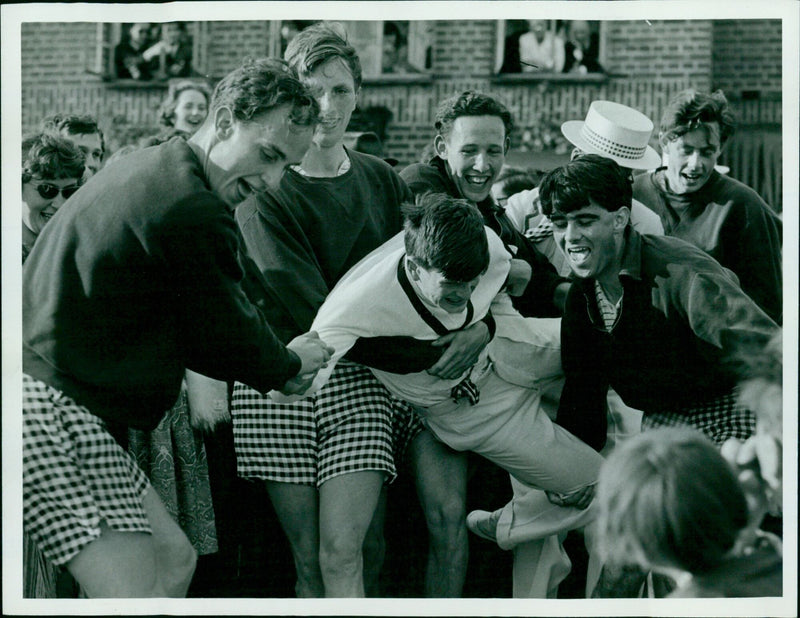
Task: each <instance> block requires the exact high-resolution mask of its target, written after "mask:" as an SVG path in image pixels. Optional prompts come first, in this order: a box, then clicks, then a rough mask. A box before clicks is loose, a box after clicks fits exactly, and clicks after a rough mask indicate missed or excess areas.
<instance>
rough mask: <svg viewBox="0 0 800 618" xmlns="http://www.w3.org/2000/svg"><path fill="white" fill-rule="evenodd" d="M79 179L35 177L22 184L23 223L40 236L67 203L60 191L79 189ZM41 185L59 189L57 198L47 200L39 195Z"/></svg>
mask: <svg viewBox="0 0 800 618" xmlns="http://www.w3.org/2000/svg"><path fill="white" fill-rule="evenodd" d="M79 182H80V179H79V178H60V179H58V180H43V179H41V178H39V177H36V176H34V177H33V178H31V179H30V180H29V181H28V182H25V183H23V184H22V222H23V223H24V224H25V225H26V227H27V228H28V229H29V230H30V231H31V232H33V233H34V234H38V233H39V232H41V231H42V228H44V226H45V225H47V222H48V221H50V218H51V217H52V216H53V215H54V214H56V211H57V210H58V209H59V208H61V205H62V204H63V203H64V202H65V201H66V198H65V197H64V195H63V193H62V192H61V191H60V189H63V188H64V187H70V188H77V187H78V183H79ZM40 185H52V186H54V187H58V188H59V192H58V193H57V194H56V196H55V197H52V198H49V199H48V198H45V197H42V195H41V194H40V193H39V190H38V189H37V187H39V186H40Z"/></svg>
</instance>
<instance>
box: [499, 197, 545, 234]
mask: <svg viewBox="0 0 800 618" xmlns="http://www.w3.org/2000/svg"><path fill="white" fill-rule="evenodd" d="M538 193H539V192H538V190H537V189H526V190H524V191H520V192H519V193H515V194H514V195H510V196H509V197H508V200H507V201H506V216H507V217H508V220H509V221H511V224H512V225H513V226H514V228H515V229H516V230H517V231H518V232H522V233H523V234H524V233H525V230H526V229H527V225H526V223H527V222H528V221H529V220H530V218H531V217H533V216H535V215H537V214H539V209H538V208H537V207H536V205H535V203H534V198H535V197H536V196H537V195H538Z"/></svg>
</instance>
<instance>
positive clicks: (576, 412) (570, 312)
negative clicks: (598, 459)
mask: <svg viewBox="0 0 800 618" xmlns="http://www.w3.org/2000/svg"><path fill="white" fill-rule="evenodd" d="M592 331H593V328H592V325H591V323H590V322H589V317H588V315H587V313H586V298H585V296H584V294H583V291H582V290H581V289H580V286H579V285H577V284H576V285H573V286H572V288H571V289H570V291H569V294H568V296H567V303H566V307H565V311H564V317H563V319H562V321H561V361H562V365H563V367H564V376H565V382H564V388H563V390H562V392H561V400H560V402H559V406H558V415H557V417H556V422H557V423H558V424H559V425H561V426H562V427H563V428H564V429H566V430H567V431H569V432H570V433H572V434H573V435H575V436H577V437H578V438H580V439H581V440H583V441H584V442H585V443H586V444H588V445H589V446H591V447H592V448H593V449H595V450H597V451H600V450H601V449H602V448H603V446H605V443H606V432H607V424H608V419H607V409H606V398H607V395H608V380H607V379H606V378H605V377H604V375H603V368H604V367H606V366H607V365H606V364H605V363H606V362H609V361H610V362H613V361H611V359H604V358H603V357H602V356H603V355H602V352H601V350H600V346H599V345H598V342H597V337H598V336H602V333H595V332H592Z"/></svg>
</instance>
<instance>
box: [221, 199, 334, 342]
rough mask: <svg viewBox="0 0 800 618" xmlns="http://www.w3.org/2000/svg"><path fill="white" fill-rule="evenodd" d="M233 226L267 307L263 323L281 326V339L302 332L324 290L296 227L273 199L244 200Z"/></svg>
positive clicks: (308, 246)
mask: <svg viewBox="0 0 800 618" xmlns="http://www.w3.org/2000/svg"><path fill="white" fill-rule="evenodd" d="M236 221H237V223H238V225H239V229H240V230H241V234H242V238H243V240H244V245H245V249H246V252H247V255H248V256H249V258H250V259H252V261H253V264H254V265H255V267H256V268H257V269H258V271H259V272H260V275H261V276H260V277H259V278H258V281H259V284H260V285H261V286H262V287H264V288H266V289H265V293H266V294H267V295H268V296H269V297H270V299H271V301H272V302H271V305H272V306H271V307H270V308H269V310H268V313H267V318H268V319H269V320H270V322H271V323H272V322H275V323H278V324H281V325H282V328H281V330H282V331H283V334H284V337H285V338H292V337H295V336H297V335H299V334H301V333H304V332H307V331H308V330H309V328H310V326H311V322H313V320H314V316H315V315H316V313H317V310H318V309H319V308H320V306H321V305H322V303H323V302H324V301H325V297H326V296H327V295H328V292H329V291H330V290H329V288H328V284H327V283H326V281H325V279H324V278H323V275H322V269H321V268H320V266H319V263H318V262H317V259H316V257H315V256H314V252H313V250H312V248H311V247H310V245H309V244H308V242H307V241H306V240H305V235H304V234H303V233H302V232H301V226H300V225H299V224H298V222H297V220H296V219H295V218H294V217H293V216H292V213H291V212H290V211H289V210H288V209H285V208H283V207H282V206H281V204H280V202H279V201H278V199H277V198H276V197H275V196H273V195H259V196H254V197H251V198H250V199H248V200H247V201H246V202H245V203H243V204H241V205H240V206H239V207H238V208H237V210H236Z"/></svg>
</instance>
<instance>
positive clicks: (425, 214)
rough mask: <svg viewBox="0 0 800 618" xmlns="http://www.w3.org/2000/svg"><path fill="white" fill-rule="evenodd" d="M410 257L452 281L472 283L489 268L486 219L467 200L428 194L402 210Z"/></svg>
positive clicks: (407, 251)
mask: <svg viewBox="0 0 800 618" xmlns="http://www.w3.org/2000/svg"><path fill="white" fill-rule="evenodd" d="M402 212H403V217H404V219H405V224H404V226H403V230H404V235H405V246H406V254H407V255H409V256H410V257H413V258H415V259H416V260H417V261H418V262H419V263H420V264H421V265H422V266H424V267H425V268H427V269H432V270H438V271H439V272H441V273H442V274H443V275H444V276H445V277H446V278H447V279H448V280H450V281H472V280H473V279H475V278H476V277H478V276H480V275H481V274H483V272H485V271H486V268H487V267H488V266H489V244H488V241H487V240H486V230H485V228H484V222H483V216H482V215H481V213H480V212H479V211H478V209H477V208H476V207H475V206H474V205H472V204H470V203H469V202H468V201H466V200H462V199H457V198H454V197H450V196H449V195H447V194H446V193H434V192H432V191H428V192H426V193H422V194H420V195H417V196H416V199H415V201H414V202H413V203H411V202H409V203H406V204H403V206H402Z"/></svg>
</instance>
